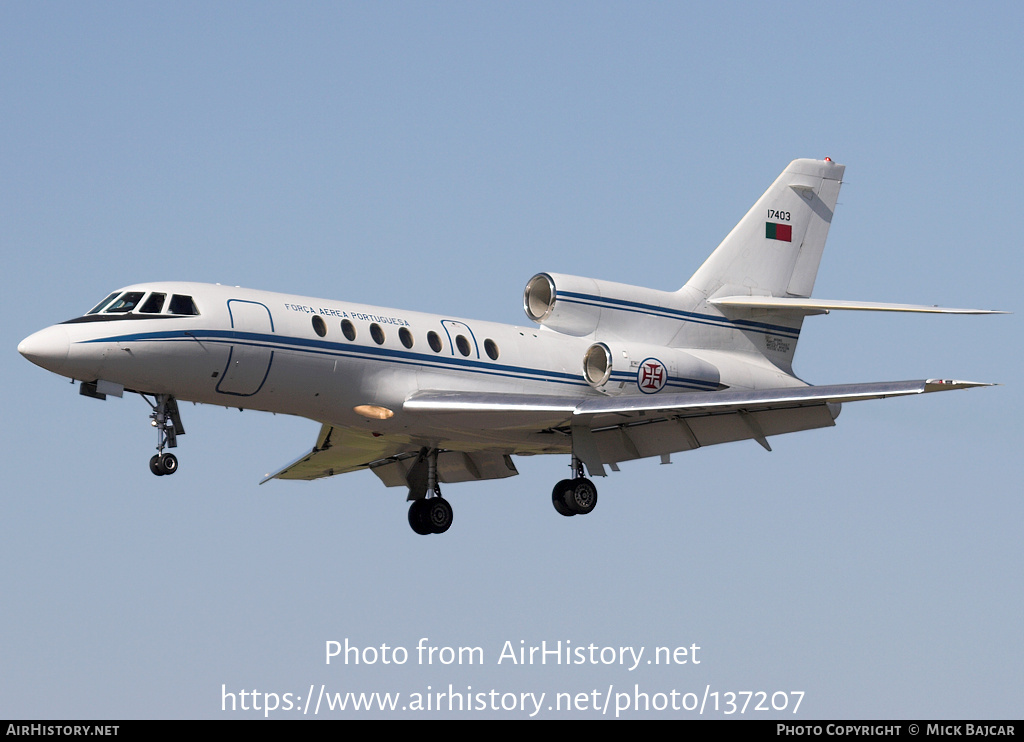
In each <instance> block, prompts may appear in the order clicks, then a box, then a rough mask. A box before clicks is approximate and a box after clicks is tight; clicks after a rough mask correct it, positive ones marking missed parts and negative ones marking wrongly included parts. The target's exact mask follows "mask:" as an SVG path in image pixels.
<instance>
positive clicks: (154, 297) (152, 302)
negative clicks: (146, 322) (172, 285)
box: [139, 291, 167, 314]
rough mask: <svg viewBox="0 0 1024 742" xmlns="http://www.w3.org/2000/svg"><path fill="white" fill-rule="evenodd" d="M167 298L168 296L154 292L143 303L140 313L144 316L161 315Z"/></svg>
mask: <svg viewBox="0 0 1024 742" xmlns="http://www.w3.org/2000/svg"><path fill="white" fill-rule="evenodd" d="M166 298H167V294H158V293H157V292H155V291H154V292H153V293H152V294H150V295H149V298H148V299H146V301H145V302H143V304H142V307H141V308H140V309H139V311H140V312H142V313H143V314H160V312H161V311H162V310H163V308H164V299H166Z"/></svg>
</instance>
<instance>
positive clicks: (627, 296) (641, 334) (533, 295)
mask: <svg viewBox="0 0 1024 742" xmlns="http://www.w3.org/2000/svg"><path fill="white" fill-rule="evenodd" d="M678 301H679V299H678V297H677V296H676V294H674V293H672V292H668V291H658V290H656V289H645V288H642V287H640V286H628V285H626V284H624V283H613V282H612V281H599V280H597V279H596V278H582V277H580V276H567V275H563V274H561V273H538V274H537V275H536V276H534V277H533V278H531V279H530V280H529V281H528V282H527V284H526V290H525V291H524V292H523V308H524V309H525V310H526V316H527V317H529V318H530V319H531V320H533V321H534V322H536V323H538V324H541V325H544V326H545V327H547V328H548V329H551V330H554V331H556V332H561V333H564V334H566V335H574V336H576V337H583V336H585V335H590V334H591V333H592V332H595V331H596V330H597V329H598V326H599V325H600V328H601V336H602V337H620V338H624V339H626V338H629V339H641V340H647V341H654V342H663V343H667V342H668V341H669V340H670V339H671V338H672V336H673V335H674V334H675V333H676V332H677V330H678V328H679V321H680V318H681V314H680V312H679V310H678V309H677V308H676V305H677V303H678Z"/></svg>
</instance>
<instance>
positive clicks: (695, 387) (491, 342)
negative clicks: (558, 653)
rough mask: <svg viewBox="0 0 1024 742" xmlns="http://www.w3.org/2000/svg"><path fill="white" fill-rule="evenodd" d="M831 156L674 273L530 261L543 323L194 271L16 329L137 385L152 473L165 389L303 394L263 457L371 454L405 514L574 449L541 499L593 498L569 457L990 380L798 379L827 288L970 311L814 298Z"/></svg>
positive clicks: (171, 401)
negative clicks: (233, 283) (283, 437)
mask: <svg viewBox="0 0 1024 742" xmlns="http://www.w3.org/2000/svg"><path fill="white" fill-rule="evenodd" d="M843 170H844V166H842V165H838V164H835V163H833V162H832V161H831V160H829V159H827V158H826V159H825V160H822V161H818V160H795V161H794V162H792V163H790V165H789V167H787V168H786V170H785V172H783V173H782V175H780V176H779V178H778V179H777V180H776V181H775V183H773V184H772V186H771V187H770V188H769V189H768V191H767V192H766V193H765V194H764V195H763V196H762V197H761V198H760V199H759V200H758V201H757V203H756V204H754V206H753V208H751V210H750V211H749V212H747V215H746V216H745V217H743V220H742V221H740V223H739V224H738V225H737V226H736V227H735V229H733V230H732V232H730V233H729V235H728V236H727V237H726V238H725V240H724V241H723V242H722V244H721V245H719V246H718V248H717V249H716V250H715V251H714V252H713V253H712V254H711V256H710V257H709V258H708V259H707V260H706V261H705V262H704V264H703V265H702V266H701V267H700V268H699V269H698V270H697V272H696V273H695V274H694V275H693V277H692V278H691V279H690V280H689V281H687V282H686V285H685V286H683V287H682V288H681V289H679V290H678V291H658V290H655V289H646V288H641V287H637V286H627V285H624V284H619V283H612V282H609V281H601V280H597V279H593V278H580V277H577V276H568V275H561V274H556V273H538V274H537V275H535V276H534V277H533V278H531V279H530V280H529V281H528V282H527V284H526V290H525V294H524V297H523V305H524V308H525V310H526V314H527V316H528V317H529V318H530V320H532V321H533V322H535V323H536V324H537V325H539V327H534V326H531V327H515V326H511V325H501V324H495V323H491V322H480V321H476V320H466V319H457V318H453V317H442V316H436V315H430V314H421V313H419V312H407V311H403V310H397V309H381V308H377V307H370V306H363V305H360V304H353V303H351V302H347V301H331V300H326V299H311V298H308V297H302V296H291V295H287V294H276V293H270V292H266V291H254V290H249V289H241V288H232V287H229V286H221V285H209V284H200V283H171V282H167V283H147V284H139V285H136V286H128V287H126V288H123V289H119V290H117V291H115V292H113V293H112V294H110V295H109V296H107V297H106V298H105V299H104V300H103V301H101V302H100V303H99V304H97V305H96V306H95V307H94V308H93V309H91V310H90V311H89V312H87V313H86V314H85V315H83V316H81V317H77V318H75V319H72V320H68V321H67V322H63V323H61V324H57V325H53V326H52V327H48V328H46V329H45V330H41V331H39V332H37V333H35V334H34V335H31V336H29V337H28V338H26V339H25V340H23V341H22V342H21V344H20V345H19V346H18V351H19V352H20V353H21V354H22V355H23V356H25V357H26V358H28V359H29V360H30V361H32V362H33V363H35V364H37V365H39V366H42V367H43V368H45V369H48V370H50V371H53V372H54V373H56V374H60V375H61V376H66V377H70V378H71V379H73V380H77V381H80V382H81V384H80V391H81V393H82V394H84V395H86V396H89V397H94V398H98V399H105V398H106V396H108V395H114V396H118V397H120V396H121V395H122V394H123V393H124V392H125V391H131V392H136V393H138V394H140V395H142V397H143V398H144V399H145V400H146V401H147V402H148V403H149V404H150V406H151V407H152V414H151V415H150V417H151V419H152V424H153V425H154V426H155V427H156V429H157V453H156V455H155V456H153V458H152V459H151V460H150V468H151V469H152V471H153V473H154V474H157V475H168V474H173V473H174V472H175V471H176V470H177V467H178V462H177V459H176V458H175V456H174V454H172V453H169V452H167V451H165V449H167V448H174V447H175V446H176V445H177V437H178V436H180V435H182V434H183V433H184V432H185V431H184V428H183V427H182V424H181V417H180V415H179V412H178V404H177V403H178V401H179V400H182V401H190V402H199V403H205V404H215V405H225V406H230V407H238V408H241V409H252V410H264V411H267V412H276V413H284V414H289V415H299V416H301V417H306V418H309V419H311V420H316V421H317V422H319V423H320V424H321V426H322V427H321V429H320V434H319V435H318V436H317V439H316V444H315V445H314V446H313V448H312V450H311V451H309V452H308V453H306V454H304V455H302V456H300V457H299V458H298V459H296V460H295V461H294V462H292V463H291V464H288V465H287V466H285V467H284V468H282V469H280V470H279V471H277V472H275V473H273V474H269V475H267V478H266V479H264V480H263V481H268V480H270V479H318V478H320V477H329V476H332V475H334V474H343V473H345V472H351V471H356V470H359V469H369V470H370V471H372V472H373V473H374V474H376V475H377V476H378V477H379V478H380V479H381V481H383V482H384V484H385V485H387V486H389V487H407V488H408V499H409V500H410V501H411V505H410V507H409V523H410V525H411V526H412V528H413V530H414V531H416V532H417V533H420V534H428V533H443V532H444V531H446V530H448V528H449V527H450V525H451V523H452V508H451V505H450V504H449V503H448V501H447V500H445V499H444V498H443V497H442V496H441V490H440V484H441V483H449V482H464V481H469V480H482V479H498V478H502V477H510V476H513V475H515V474H517V473H518V472H517V471H516V466H515V464H514V463H513V460H512V456H513V455H520V456H522V455H533V454H562V455H564V456H567V457H571V466H572V477H571V478H569V479H565V480H562V481H560V482H558V484H556V485H555V487H554V490H553V492H552V495H551V500H552V503H553V504H554V507H555V510H557V511H558V512H559V513H560V514H562V515H564V516H574V515H583V514H586V513H589V512H591V511H592V510H593V509H594V506H595V505H596V504H597V490H596V488H595V486H594V484H593V482H592V481H591V480H590V479H589V478H587V476H586V474H589V475H590V476H591V477H593V476H605V474H606V471H605V467H609V468H611V469H612V470H618V463H619V462H622V461H628V460H631V459H638V458H646V457H655V456H656V457H660V458H661V460H662V461H663V462H667V461H668V460H669V456H670V454H672V453H675V452H677V451H687V450H690V449H693V448H698V447H700V446H710V445H712V444H716V443H726V442H728V441H737V440H744V439H753V440H755V441H757V442H758V443H759V444H761V445H762V446H763V447H764V448H766V449H768V450H771V449H770V447H769V444H768V438H769V436H773V435H779V434H780V433H790V432H794V431H798V430H808V429H811V428H822V427H827V426H831V425H834V424H835V423H834V420H835V418H836V416H837V415H838V414H839V409H840V405H841V404H842V403H843V402H855V401H859V400H863V399H879V398H884V397H892V396H900V395H907V394H920V393H923V392H935V391H946V390H950V389H963V388H966V387H973V386H987V385H986V384H979V383H975V382H966V381H953V380H946V379H929V380H922V381H900V382H882V383H869V384H842V385H831V386H810V385H808V384H806V383H805V382H803V381H801V380H800V379H799V378H797V377H796V376H795V375H794V373H793V368H792V361H793V354H794V352H795V351H796V345H797V340H798V339H799V337H800V328H801V326H802V324H803V320H804V317H806V316H808V315H813V314H827V313H828V312H830V311H832V310H874V311H891V312H942V313H960V314H987V313H991V312H988V311H984V310H970V309H941V308H938V307H928V306H914V305H904V304H878V303H869V302H854V301H823V300H820V299H811V298H809V297H810V295H811V289H812V288H813V286H814V280H815V276H816V274H817V272H818V263H819V261H820V260H821V254H822V249H823V248H824V246H825V238H826V236H827V234H828V229H829V225H830V224H831V222H832V213H833V210H834V209H835V205H836V199H837V197H838V195H839V187H840V184H841V182H842V176H843Z"/></svg>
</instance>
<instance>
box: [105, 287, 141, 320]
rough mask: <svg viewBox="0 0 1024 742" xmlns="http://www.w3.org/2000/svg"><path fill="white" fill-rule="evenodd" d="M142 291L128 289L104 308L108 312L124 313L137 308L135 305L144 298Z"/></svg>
mask: <svg viewBox="0 0 1024 742" xmlns="http://www.w3.org/2000/svg"><path fill="white" fill-rule="evenodd" d="M143 293H144V292H142V291H126V292H125V293H124V294H122V295H121V296H120V298H118V300H117V301H115V302H114V303H113V304H111V305H110V306H109V307H107V308H106V309H104V310H103V311H104V313H107V314H115V313H116V314H123V313H125V312H130V311H132V310H133V309H135V306H136V305H137V304H138V303H139V301H141V300H142V296H143Z"/></svg>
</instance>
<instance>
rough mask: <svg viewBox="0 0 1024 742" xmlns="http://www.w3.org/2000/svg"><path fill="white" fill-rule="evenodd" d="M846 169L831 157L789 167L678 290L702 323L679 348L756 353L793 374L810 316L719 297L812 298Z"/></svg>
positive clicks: (686, 330) (686, 329)
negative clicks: (801, 333)
mask: <svg viewBox="0 0 1024 742" xmlns="http://www.w3.org/2000/svg"><path fill="white" fill-rule="evenodd" d="M845 169H846V168H845V167H844V166H843V165H837V164H836V163H834V162H832V161H831V160H829V159H827V158H826V159H824V160H793V162H791V163H790V164H789V166H788V167H787V168H786V169H785V171H783V173H782V175H780V176H779V177H778V179H776V181H775V182H774V183H772V185H771V187H770V188H769V189H768V190H767V191H765V193H764V195H763V196H761V198H759V199H758V200H757V203H755V204H754V206H753V207H752V208H751V209H750V211H748V212H747V214H746V216H744V217H743V219H742V220H740V223H739V224H737V225H736V227H735V228H733V230H732V231H731V232H729V234H728V235H727V236H726V238H725V239H724V240H722V244H720V245H719V246H718V247H717V248H716V249H715V251H714V252H713V253H711V256H710V257H709V258H708V259H707V260H705V261H704V264H703V265H702V266H701V267H700V268H699V269H698V270H697V272H696V273H694V274H693V277H692V278H691V279H690V280H689V281H687V282H686V285H685V286H683V288H681V289H680V290H679V291H678V292H677V294H676V295H677V296H678V297H679V303H680V305H681V306H685V307H687V308H689V309H690V311H692V312H694V313H695V314H694V316H695V317H696V318H697V319H698V320H699V321H698V322H696V323H687V324H685V325H684V326H683V327H682V328H681V329H680V331H679V332H678V333H677V334H676V336H675V338H673V341H672V345H674V346H677V347H689V348H695V349H706V350H712V351H718V350H723V351H744V352H748V353H749V352H752V353H756V354H757V355H760V356H763V357H765V358H766V359H767V360H768V361H769V362H771V363H772V364H773V365H774V366H776V367H778V368H780V369H782V370H783V371H784V372H786V373H792V362H793V354H794V352H795V351H796V342H797V340H798V339H799V337H800V328H801V326H802V324H803V319H804V317H805V316H806V315H807V314H808V312H802V311H792V310H787V309H774V308H765V307H764V306H758V307H749V306H748V307H745V306H738V304H739V302H734V303H732V304H727V303H723V304H721V305H716V304H713V303H712V300H715V299H722V298H725V297H776V298H778V297H781V298H797V297H799V298H806V297H809V296H810V295H811V290H812V289H813V288H814V279H815V277H816V276H817V275H818V265H819V263H820V262H821V253H822V251H823V250H824V248H825V238H826V237H827V236H828V228H829V226H830V225H831V223H832V213H833V211H834V210H835V207H836V200H837V199H838V198H839V187H840V185H841V184H842V178H843V171H844V170H845ZM810 313H814V312H810Z"/></svg>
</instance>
